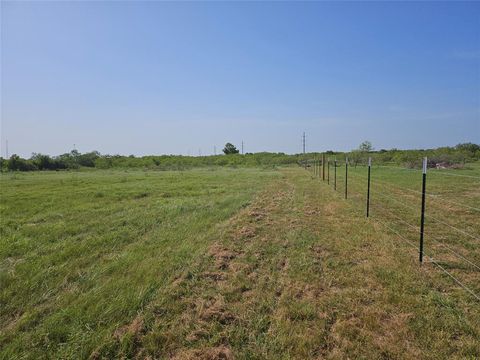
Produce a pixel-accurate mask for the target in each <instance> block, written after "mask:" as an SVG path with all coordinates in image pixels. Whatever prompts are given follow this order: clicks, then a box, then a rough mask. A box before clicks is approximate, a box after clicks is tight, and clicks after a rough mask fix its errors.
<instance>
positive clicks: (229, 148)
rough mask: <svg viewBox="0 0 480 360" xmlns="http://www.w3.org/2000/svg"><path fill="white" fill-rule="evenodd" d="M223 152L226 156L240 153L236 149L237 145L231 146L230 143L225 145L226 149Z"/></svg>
mask: <svg viewBox="0 0 480 360" xmlns="http://www.w3.org/2000/svg"><path fill="white" fill-rule="evenodd" d="M223 152H224V154H225V155H229V154H238V153H239V151H238V149H237V148H236V147H235V145H233V144H230V143H226V144H225V147H224V148H223Z"/></svg>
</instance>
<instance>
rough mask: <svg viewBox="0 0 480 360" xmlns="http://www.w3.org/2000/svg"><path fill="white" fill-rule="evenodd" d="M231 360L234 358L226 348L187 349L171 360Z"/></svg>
mask: <svg viewBox="0 0 480 360" xmlns="http://www.w3.org/2000/svg"><path fill="white" fill-rule="evenodd" d="M193 359H195V360H233V359H234V356H233V353H232V351H231V350H230V348H228V347H227V346H224V345H222V346H217V347H212V348H203V349H189V350H184V351H181V352H180V353H178V354H176V355H175V356H174V357H172V360H193Z"/></svg>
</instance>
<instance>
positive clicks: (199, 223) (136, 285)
mask: <svg viewBox="0 0 480 360" xmlns="http://www.w3.org/2000/svg"><path fill="white" fill-rule="evenodd" d="M275 177H278V173H277V172H275V171H262V170H248V169H247V170H231V169H224V170H215V171H209V170H195V171H188V172H153V171H152V172H149V171H93V172H60V173H31V174H13V175H12V174H7V175H2V177H1V178H0V181H1V183H0V184H1V208H0V211H1V212H0V216H1V227H0V235H1V242H0V290H1V293H0V348H1V356H2V357H3V358H9V359H12V358H37V359H38V358H87V357H88V356H90V355H91V354H92V353H93V352H94V350H95V349H96V348H97V347H99V346H101V345H102V344H104V343H105V341H106V340H105V339H107V340H108V339H110V338H112V337H113V334H114V333H115V330H116V329H118V328H121V327H122V326H123V325H125V324H128V323H130V322H131V321H132V320H134V319H135V318H136V316H137V314H138V313H141V312H142V309H143V308H145V306H147V305H148V304H149V302H150V301H151V300H152V299H154V298H155V297H156V296H157V295H158V293H159V292H161V291H162V290H163V289H164V288H166V286H167V285H169V284H171V283H172V282H173V280H174V279H175V278H176V277H177V276H178V274H179V273H181V272H183V271H184V269H185V268H188V266H190V265H191V263H192V262H193V260H194V259H195V258H197V257H199V256H202V255H203V254H204V253H205V251H206V249H207V248H208V246H209V245H210V244H211V243H212V242H213V241H214V239H216V238H217V237H218V235H217V232H218V225H219V224H221V223H222V222H224V221H225V220H227V219H229V218H230V217H231V216H232V215H233V214H235V213H236V212H237V211H238V210H239V209H240V208H242V207H245V206H246V205H248V203H249V201H250V200H251V198H252V196H253V195H254V194H255V193H256V192H257V191H259V190H260V189H262V188H263V187H264V186H265V184H267V183H268V182H269V181H270V180H271V179H273V178H275Z"/></svg>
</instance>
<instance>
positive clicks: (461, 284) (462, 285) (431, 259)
mask: <svg viewBox="0 0 480 360" xmlns="http://www.w3.org/2000/svg"><path fill="white" fill-rule="evenodd" d="M375 221H377V222H379V223H380V224H382V225H384V226H385V227H386V228H388V229H389V230H390V231H392V232H394V233H395V234H396V235H397V236H398V237H400V238H401V239H403V240H404V241H406V242H407V243H408V244H410V246H411V247H412V248H414V249H416V245H415V244H414V243H413V242H411V241H410V240H408V239H407V238H406V237H404V236H403V235H402V234H400V233H399V232H398V231H396V230H395V229H393V228H392V227H390V226H388V225H387V224H386V223H385V222H383V221H379V220H378V219H375ZM423 253H424V255H425V257H426V258H427V259H428V260H429V261H430V262H431V263H432V264H434V265H436V266H437V267H438V268H439V269H440V270H442V271H443V272H444V273H445V274H447V275H448V276H449V277H450V278H452V279H453V281H455V282H456V283H457V284H458V285H459V286H460V287H462V288H463V289H464V290H465V291H467V292H468V293H469V294H470V295H472V296H473V297H474V298H475V299H476V300H478V301H480V296H479V295H477V294H476V293H475V292H474V291H473V290H472V289H470V288H469V287H467V286H466V285H465V284H464V283H462V282H461V281H460V280H459V279H458V278H456V277H455V276H454V275H453V274H451V273H450V272H449V271H447V270H446V269H445V268H444V267H443V266H442V265H440V264H439V263H438V261H436V260H435V259H434V258H433V257H432V256H430V255H428V254H427V253H426V252H425V251H424V252H423Z"/></svg>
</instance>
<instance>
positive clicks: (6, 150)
mask: <svg viewBox="0 0 480 360" xmlns="http://www.w3.org/2000/svg"><path fill="white" fill-rule="evenodd" d="M5 142H6V145H5V147H6V151H7V153H6V155H7V159H8V139H7V140H6V141H5Z"/></svg>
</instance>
